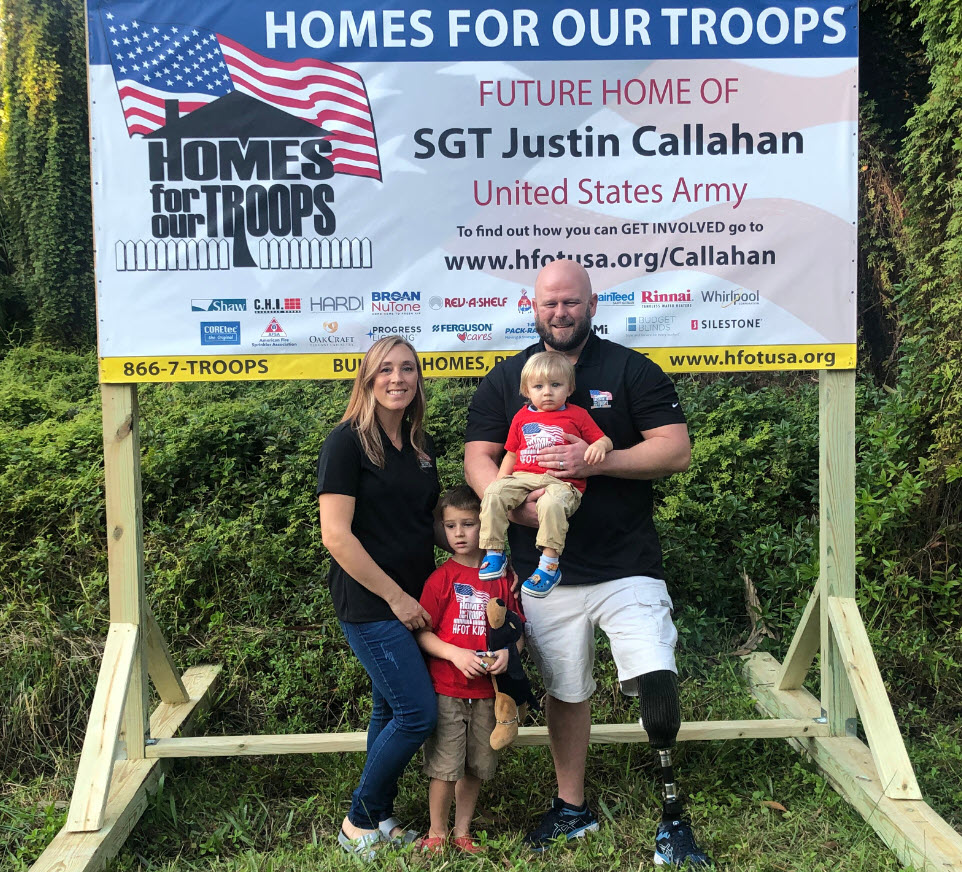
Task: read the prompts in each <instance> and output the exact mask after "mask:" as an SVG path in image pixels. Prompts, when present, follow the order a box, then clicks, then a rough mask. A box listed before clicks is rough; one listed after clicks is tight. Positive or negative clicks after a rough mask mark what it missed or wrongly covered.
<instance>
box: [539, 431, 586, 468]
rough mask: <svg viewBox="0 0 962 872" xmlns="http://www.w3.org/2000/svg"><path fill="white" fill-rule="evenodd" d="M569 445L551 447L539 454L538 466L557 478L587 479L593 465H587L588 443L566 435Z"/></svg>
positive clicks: (569, 434) (543, 449) (568, 434)
mask: <svg viewBox="0 0 962 872" xmlns="http://www.w3.org/2000/svg"><path fill="white" fill-rule="evenodd" d="M564 436H565V439H566V440H567V445H551V446H550V447H548V448H542V449H541V451H539V452H538V465H539V466H541V467H543V468H544V471H545V472H546V473H548V475H553V476H555V477H556V478H587V477H588V476H589V475H591V474H592V471H591V464H589V463H585V452H586V451H587V450H588V443H587V442H585V440H584V439H581V438H579V437H578V436H573V435H572V434H571V433H565V434H564Z"/></svg>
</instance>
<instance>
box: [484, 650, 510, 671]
mask: <svg viewBox="0 0 962 872" xmlns="http://www.w3.org/2000/svg"><path fill="white" fill-rule="evenodd" d="M507 668H508V649H507V648H502V649H501V650H500V651H495V652H494V664H493V665H492V666H490V667H489V668H488V674H489V675H500V674H501V673H502V672H504V671H505V670H506V669H507Z"/></svg>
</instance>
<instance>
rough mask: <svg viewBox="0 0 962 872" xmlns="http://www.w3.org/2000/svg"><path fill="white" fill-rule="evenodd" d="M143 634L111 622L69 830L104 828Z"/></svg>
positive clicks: (80, 766) (84, 830)
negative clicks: (113, 773) (111, 783)
mask: <svg viewBox="0 0 962 872" xmlns="http://www.w3.org/2000/svg"><path fill="white" fill-rule="evenodd" d="M139 633H140V628H139V627H138V626H137V625H136V624H111V625H110V631H109V632H108V633H107V644H106V645H105V646H104V659H103V662H102V663H101V665H100V675H99V677H98V679H97V689H96V691H95V692H94V701H93V705H92V706H91V709H90V721H89V723H88V724H87V734H86V736H85V737H84V745H83V750H82V751H81V753H80V764H79V766H78V767H77V781H76V783H75V785H74V792H73V798H72V799H71V801H70V811H69V813H68V814H67V826H66V829H68V830H69V831H70V832H87V831H90V830H99V829H100V827H101V826H102V825H103V821H104V808H105V806H106V805H107V795H108V793H109V792H110V776H111V773H112V772H113V768H114V758H115V757H116V756H117V749H118V744H119V741H120V727H121V722H122V720H123V716H124V709H125V707H126V702H127V691H128V689H129V688H130V678H131V675H132V674H133V671H134V663H135V661H136V659H137V657H136V655H137V647H138V646H137V637H138V635H139Z"/></svg>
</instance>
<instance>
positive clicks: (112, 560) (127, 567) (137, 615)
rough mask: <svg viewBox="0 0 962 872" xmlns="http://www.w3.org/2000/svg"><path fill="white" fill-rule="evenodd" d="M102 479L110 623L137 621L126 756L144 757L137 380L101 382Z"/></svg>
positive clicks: (126, 716)
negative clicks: (104, 498)
mask: <svg viewBox="0 0 962 872" xmlns="http://www.w3.org/2000/svg"><path fill="white" fill-rule="evenodd" d="M100 395H101V398H102V400H103V426H104V480H105V484H104V486H105V489H106V497H107V567H108V572H109V586H110V621H111V623H117V622H119V623H124V624H136V625H137V627H139V628H140V630H141V632H140V633H139V634H138V638H137V644H136V648H135V650H134V663H133V672H132V674H131V677H130V688H129V690H128V692H127V706H126V709H125V710H124V719H123V735H124V739H125V741H126V748H127V758H128V759H130V760H141V759H143V756H144V733H145V731H146V729H147V713H148V708H147V698H146V694H147V680H146V679H147V674H146V663H145V658H144V656H143V651H144V638H145V636H146V633H145V632H144V617H145V597H144V533H143V501H142V498H141V487H140V422H139V419H138V410H137V386H136V385H108V384H105V385H101V386H100Z"/></svg>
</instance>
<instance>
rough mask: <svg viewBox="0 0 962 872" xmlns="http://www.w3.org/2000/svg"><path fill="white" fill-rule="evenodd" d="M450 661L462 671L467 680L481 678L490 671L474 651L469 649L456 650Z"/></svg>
mask: <svg viewBox="0 0 962 872" xmlns="http://www.w3.org/2000/svg"><path fill="white" fill-rule="evenodd" d="M449 659H450V661H451V662H452V663H453V664H454V665H455V666H456V667H457V668H458V669H460V670H461V674H462V675H463V676H464V677H465V678H480V677H481V676H482V675H487V674H488V672H489V671H490V670H489V669H487V668H486V666H485V663H484V661H483V660H482V659H481V658H480V657H478V655H477V654H476V653H475V652H474V651H469V650H468V649H467V648H455V650H453V651H452V652H451V653H450V655H449Z"/></svg>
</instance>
